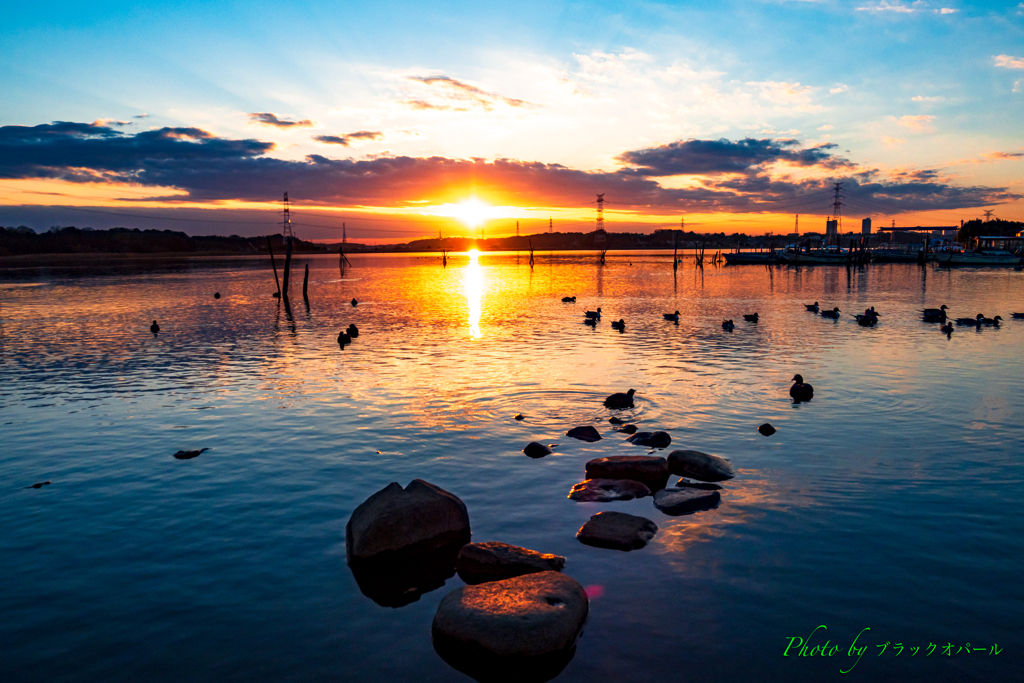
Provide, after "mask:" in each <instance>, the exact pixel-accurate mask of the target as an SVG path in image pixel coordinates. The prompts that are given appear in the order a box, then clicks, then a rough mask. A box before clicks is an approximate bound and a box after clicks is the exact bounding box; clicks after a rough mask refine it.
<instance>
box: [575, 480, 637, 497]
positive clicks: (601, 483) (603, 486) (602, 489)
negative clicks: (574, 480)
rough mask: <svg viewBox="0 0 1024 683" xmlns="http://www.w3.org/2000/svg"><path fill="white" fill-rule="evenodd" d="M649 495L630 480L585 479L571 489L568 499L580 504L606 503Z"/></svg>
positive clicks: (635, 482)
mask: <svg viewBox="0 0 1024 683" xmlns="http://www.w3.org/2000/svg"><path fill="white" fill-rule="evenodd" d="M649 495H651V490H650V489H649V488H647V486H646V485H645V484H644V483H642V482H639V481H633V480H632V479H587V480H586V481H581V482H580V483H578V484H576V485H575V486H573V487H572V490H571V491H570V492H569V498H570V499H572V500H575V501H577V502H580V503H607V502H610V501H613V500H632V499H634V498H643V497H644V496H649Z"/></svg>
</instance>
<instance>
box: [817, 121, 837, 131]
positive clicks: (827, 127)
mask: <svg viewBox="0 0 1024 683" xmlns="http://www.w3.org/2000/svg"><path fill="white" fill-rule="evenodd" d="M833 128H835V126H832V125H829V124H827V123H826V124H825V125H824V126H818V130H832V129H833Z"/></svg>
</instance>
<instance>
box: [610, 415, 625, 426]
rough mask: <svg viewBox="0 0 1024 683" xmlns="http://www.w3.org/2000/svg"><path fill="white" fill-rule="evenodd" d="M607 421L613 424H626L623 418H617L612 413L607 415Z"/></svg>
mask: <svg viewBox="0 0 1024 683" xmlns="http://www.w3.org/2000/svg"><path fill="white" fill-rule="evenodd" d="M608 421H609V422H611V423H612V424H613V425H621V424H626V421H625V420H623V419H622V418H618V417H615V416H614V415H612V416H611V417H609V418H608Z"/></svg>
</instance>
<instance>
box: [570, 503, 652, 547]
mask: <svg viewBox="0 0 1024 683" xmlns="http://www.w3.org/2000/svg"><path fill="white" fill-rule="evenodd" d="M656 533H658V525H657V524H655V523H654V522H652V521H651V520H649V519H647V518H646V517H637V516H636V515H627V514H626V513H625V512H599V513H597V514H596V515H594V516H593V517H591V518H590V520H589V521H588V522H587V523H586V524H584V525H583V526H582V527H580V530H579V531H578V532H576V538H578V539H579V541H580V543H583V544H585V545H590V546H594V547H595V548H611V549H613V550H625V551H630V550H639V549H640V548H643V547H644V546H645V545H647V542H648V541H649V540H651V539H652V538H654V534H656Z"/></svg>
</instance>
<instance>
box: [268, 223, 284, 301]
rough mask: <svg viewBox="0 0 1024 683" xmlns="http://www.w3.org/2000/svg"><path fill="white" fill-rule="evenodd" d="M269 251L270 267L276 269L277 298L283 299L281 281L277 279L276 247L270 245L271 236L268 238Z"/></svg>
mask: <svg viewBox="0 0 1024 683" xmlns="http://www.w3.org/2000/svg"><path fill="white" fill-rule="evenodd" d="M267 249H269V250H270V265H272V266H273V267H274V282H275V283H276V284H277V298H278V299H280V298H281V281H280V280H278V279H277V263H276V262H275V261H274V247H273V245H272V244H271V243H270V236H269V235H268V236H267Z"/></svg>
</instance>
